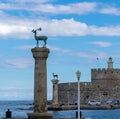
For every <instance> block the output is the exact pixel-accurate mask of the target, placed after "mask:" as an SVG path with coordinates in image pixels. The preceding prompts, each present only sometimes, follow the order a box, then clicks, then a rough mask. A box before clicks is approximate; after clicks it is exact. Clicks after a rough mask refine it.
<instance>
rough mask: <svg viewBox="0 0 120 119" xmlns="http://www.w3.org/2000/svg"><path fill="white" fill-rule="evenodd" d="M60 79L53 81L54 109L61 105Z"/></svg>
mask: <svg viewBox="0 0 120 119" xmlns="http://www.w3.org/2000/svg"><path fill="white" fill-rule="evenodd" d="M58 82H59V80H58V79H53V80H52V83H53V99H52V106H53V107H58V106H59V103H58Z"/></svg>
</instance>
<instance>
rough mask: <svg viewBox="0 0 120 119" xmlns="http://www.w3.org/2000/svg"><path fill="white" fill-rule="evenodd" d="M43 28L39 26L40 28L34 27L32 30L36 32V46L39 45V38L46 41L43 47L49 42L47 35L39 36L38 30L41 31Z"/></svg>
mask: <svg viewBox="0 0 120 119" xmlns="http://www.w3.org/2000/svg"><path fill="white" fill-rule="evenodd" d="M41 30H42V29H41V28H38V29H36V30H34V29H33V30H32V32H33V33H34V38H35V40H36V41H37V44H36V46H37V47H39V40H40V41H44V45H43V47H46V44H47V42H46V40H47V36H37V31H41Z"/></svg>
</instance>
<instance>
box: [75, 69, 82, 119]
mask: <svg viewBox="0 0 120 119" xmlns="http://www.w3.org/2000/svg"><path fill="white" fill-rule="evenodd" d="M80 75H81V72H80V71H79V70H78V71H77V72H76V76H77V79H78V119H80Z"/></svg>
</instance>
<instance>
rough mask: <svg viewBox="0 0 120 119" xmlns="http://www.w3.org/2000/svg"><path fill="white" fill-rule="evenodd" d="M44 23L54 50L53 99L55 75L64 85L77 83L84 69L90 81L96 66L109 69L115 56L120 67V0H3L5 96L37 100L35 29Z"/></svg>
mask: <svg viewBox="0 0 120 119" xmlns="http://www.w3.org/2000/svg"><path fill="white" fill-rule="evenodd" d="M40 27H41V28H42V31H40V32H38V35H39V36H40V35H46V36H47V37H48V39H47V48H49V49H50V54H49V57H48V59H47V90H48V92H47V97H48V99H52V82H51V80H52V79H53V76H52V73H55V74H58V79H59V83H65V82H77V77H76V71H77V70H79V71H80V72H81V78H80V81H81V82H90V81H91V69H92V68H107V61H108V58H109V57H112V58H113V61H114V68H120V50H119V46H120V0H0V100H32V99H33V90H34V59H33V56H32V52H31V48H34V47H35V46H36V41H35V39H34V34H33V33H32V32H31V31H32V29H37V28H40ZM42 45H43V42H40V47H42ZM97 59H99V60H97Z"/></svg>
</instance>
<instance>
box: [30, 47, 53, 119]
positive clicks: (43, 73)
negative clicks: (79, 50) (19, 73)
mask: <svg viewBox="0 0 120 119" xmlns="http://www.w3.org/2000/svg"><path fill="white" fill-rule="evenodd" d="M31 51H32V53H33V57H34V59H35V69H34V112H33V113H30V114H28V118H29V119H43V118H44V119H52V114H50V113H48V112H47V67H46V59H47V58H48V54H49V52H50V51H49V49H48V48H46V47H35V48H32V49H31Z"/></svg>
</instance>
